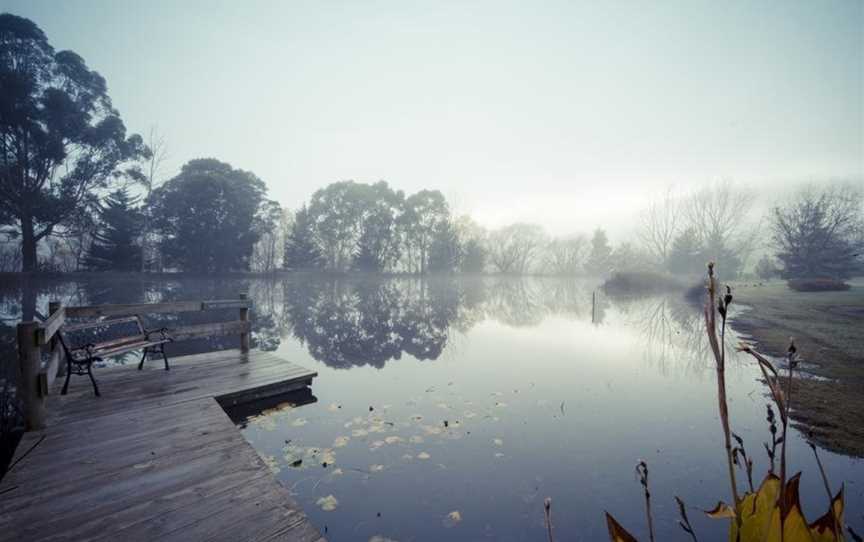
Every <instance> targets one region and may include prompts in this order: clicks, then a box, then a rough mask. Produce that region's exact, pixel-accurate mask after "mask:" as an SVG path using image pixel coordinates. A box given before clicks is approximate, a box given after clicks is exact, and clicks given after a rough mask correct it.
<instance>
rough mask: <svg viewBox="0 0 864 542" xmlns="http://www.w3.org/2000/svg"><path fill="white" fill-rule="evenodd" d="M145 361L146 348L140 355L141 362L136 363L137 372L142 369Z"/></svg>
mask: <svg viewBox="0 0 864 542" xmlns="http://www.w3.org/2000/svg"><path fill="white" fill-rule="evenodd" d="M145 359H147V349H146V348H145V349H144V353H143V354H141V362H140V363H138V370H139V371H140V370H141V369H143V368H144V360H145Z"/></svg>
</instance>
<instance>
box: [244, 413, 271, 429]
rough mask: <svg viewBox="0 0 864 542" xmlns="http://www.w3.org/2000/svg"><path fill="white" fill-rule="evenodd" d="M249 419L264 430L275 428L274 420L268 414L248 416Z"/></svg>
mask: <svg viewBox="0 0 864 542" xmlns="http://www.w3.org/2000/svg"><path fill="white" fill-rule="evenodd" d="M249 421H250V423H252V424H253V425H255V426H256V427H260V428H261V429H263V430H265V431H273V430H275V429H276V422H275V421H274V420H273V418H272V417H270V416H256V417H254V418H250V420H249Z"/></svg>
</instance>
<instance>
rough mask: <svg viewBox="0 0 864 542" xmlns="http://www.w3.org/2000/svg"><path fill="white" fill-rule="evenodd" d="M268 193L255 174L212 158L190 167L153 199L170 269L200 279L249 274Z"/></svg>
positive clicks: (183, 170)
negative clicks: (202, 275) (211, 274)
mask: <svg viewBox="0 0 864 542" xmlns="http://www.w3.org/2000/svg"><path fill="white" fill-rule="evenodd" d="M266 192H267V188H266V186H265V185H264V182H263V181H262V180H261V179H259V178H258V177H256V176H255V175H254V174H253V173H250V172H248V171H243V170H240V169H234V168H232V167H231V166H230V165H229V164H226V163H224V162H220V161H218V160H215V159H213V158H204V159H197V160H191V161H189V162H188V163H186V165H184V166H183V168H182V169H181V171H180V174H179V175H177V176H176V177H174V178H173V179H171V180H169V181H168V182H166V183H165V184H164V185H162V186H161V187H159V188H158V189H157V190H155V191H154V192H153V196H152V197H153V202H152V209H153V211H154V216H155V221H156V227H157V228H158V231H159V233H160V235H161V236H162V251H163V254H164V257H165V259H166V261H167V264H168V266H169V267H172V266H173V267H177V268H179V269H181V270H184V271H193V272H199V273H208V272H228V271H245V270H248V269H249V258H250V256H251V255H252V249H253V246H254V245H255V242H256V241H257V240H258V238H259V232H258V230H257V229H256V227H255V226H256V219H257V218H258V217H259V216H260V213H261V212H262V209H261V208H262V205H263V204H264V203H265V201H266V200H265V198H264V196H265V194H266Z"/></svg>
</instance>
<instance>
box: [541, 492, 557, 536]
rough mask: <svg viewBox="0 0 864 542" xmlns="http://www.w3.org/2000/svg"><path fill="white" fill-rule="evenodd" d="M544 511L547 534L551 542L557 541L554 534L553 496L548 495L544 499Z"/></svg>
mask: <svg viewBox="0 0 864 542" xmlns="http://www.w3.org/2000/svg"><path fill="white" fill-rule="evenodd" d="M543 513H544V514H545V516H546V536H547V537H548V538H549V542H555V539H554V538H553V536H552V497H546V500H544V501H543Z"/></svg>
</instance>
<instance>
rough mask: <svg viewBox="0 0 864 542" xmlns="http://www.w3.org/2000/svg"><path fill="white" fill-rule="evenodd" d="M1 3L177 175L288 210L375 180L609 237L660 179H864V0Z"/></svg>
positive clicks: (687, 182)
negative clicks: (207, 173) (256, 182)
mask: <svg viewBox="0 0 864 542" xmlns="http://www.w3.org/2000/svg"><path fill="white" fill-rule="evenodd" d="M2 9H3V10H4V11H10V12H12V13H16V14H18V15H21V16H24V17H28V18H31V19H33V20H34V21H35V22H36V23H37V24H39V25H40V26H41V27H42V28H43V29H44V30H45V32H46V33H47V34H48V36H50V37H51V40H52V43H53V44H54V46H55V47H57V48H58V49H72V50H74V51H76V52H78V53H79V54H81V55H82V56H83V57H84V58H85V59H86V60H87V62H88V64H89V65H90V66H91V67H92V68H94V69H96V70H98V71H99V72H100V73H102V74H103V75H104V76H105V77H106V79H107V81H108V84H109V90H110V93H111V97H112V99H113V102H114V104H115V106H117V108H118V109H119V110H120V111H121V112H122V114H123V118H124V120H125V121H126V125H127V127H128V128H129V130H130V131H132V132H138V133H146V132H147V131H148V129H149V128H150V126H152V125H157V126H158V127H159V129H160V131H161V132H162V133H164V134H165V136H166V139H167V141H168V142H169V147H170V157H169V160H168V162H167V163H166V166H165V177H166V178H167V177H170V176H172V175H173V174H175V173H176V171H177V170H178V169H179V167H180V165H181V164H182V163H183V162H185V161H186V160H187V159H189V158H192V157H208V156H213V157H218V158H220V159H222V160H224V161H227V162H229V163H231V164H233V165H235V166H236V167H240V168H243V169H246V170H251V171H254V172H255V173H256V174H257V175H258V176H260V177H261V178H262V179H264V180H265V181H266V182H267V183H268V186H269V187H270V191H271V197H273V198H274V199H276V200H278V201H280V202H281V203H282V204H283V205H284V206H288V207H291V208H293V207H295V206H296V205H297V204H298V203H299V202H301V201H304V200H306V199H307V198H308V197H309V194H311V193H312V192H313V191H314V190H316V189H317V188H319V187H321V186H324V185H326V184H328V183H330V182H333V181H338V180H343V179H354V180H358V181H365V182H371V181H377V180H379V179H385V180H387V181H388V182H390V183H391V184H392V185H393V186H395V187H396V188H398V189H402V190H405V191H406V192H409V193H410V192H414V191H416V190H418V189H421V188H433V189H439V190H441V191H442V192H443V193H444V194H445V195H447V196H448V199H450V200H451V201H453V202H454V208H456V209H455V210H457V211H460V212H470V213H471V214H472V215H474V216H475V218H476V219H477V220H478V222H480V223H481V224H483V225H485V226H487V227H498V226H502V225H504V224H507V223H511V222H514V221H531V222H536V223H539V224H541V225H543V226H544V227H546V228H547V230H548V231H549V232H550V233H552V234H567V233H573V232H577V231H578V232H586V231H589V230H591V229H593V228H594V227H597V226H598V225H602V226H604V227H606V228H607V229H608V230H609V231H610V233H611V234H612V236H613V239H614V240H616V241H618V240H621V238H622V237H626V236H628V235H629V234H630V233H631V231H632V225H631V224H630V222H628V220H629V219H630V218H631V217H632V215H633V214H635V213H636V212H637V211H638V210H639V209H640V208H641V207H643V206H644V203H645V200H646V199H648V198H649V197H650V196H652V195H655V194H656V193H657V192H659V191H662V190H663V189H664V187H666V186H667V185H669V184H674V185H676V186H679V187H681V188H687V187H692V186H694V185H697V184H702V183H705V182H708V181H712V180H716V179H719V178H724V179H731V180H733V181H736V182H738V183H741V184H743V185H746V186H749V187H751V188H754V189H757V191H758V192H761V193H762V195H763V202H762V204H763V206H765V207H768V206H770V205H771V204H772V203H771V201H770V198H766V197H765V195H768V194H770V195H775V194H776V193H777V192H778V191H783V190H784V189H786V188H788V187H789V185H790V184H795V183H798V182H803V181H817V182H821V181H825V180H828V179H837V178H841V179H846V180H853V181H856V182H859V183H860V182H864V158H862V156H864V139H862V138H864V130H862V122H864V111H862V102H864V100H862V88H864V87H862V69H864V68H862V66H864V38H862V26H864V25H862V20H864V13H862V10H864V7H862V3H861V2H856V1H840V2H831V3H827V4H826V3H813V2H783V1H771V2H725V3H721V4H716V3H707V2H663V3H661V4H657V5H653V6H652V7H651V9H643V8H636V7H635V6H629V5H627V4H608V5H602V6H598V5H597V4H596V2H563V1H561V2H544V3H543V4H542V6H540V5H536V4H527V3H519V2H497V1H495V2H493V1H478V2H446V3H434V4H423V3H405V2H386V1H385V2H375V3H373V4H368V3H331V4H327V5H322V4H320V3H317V2H270V1H257V2H242V3H241V2H227V1H226V2H213V1H190V2H173V1H152V2H107V1H103V2H53V1H45V0H5V1H4V2H3V6H2ZM764 199H768V201H764ZM613 209H614V214H613V213H610V211H611V210H613Z"/></svg>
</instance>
